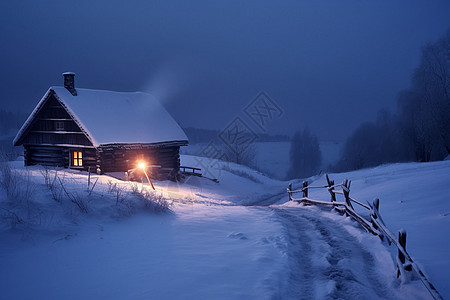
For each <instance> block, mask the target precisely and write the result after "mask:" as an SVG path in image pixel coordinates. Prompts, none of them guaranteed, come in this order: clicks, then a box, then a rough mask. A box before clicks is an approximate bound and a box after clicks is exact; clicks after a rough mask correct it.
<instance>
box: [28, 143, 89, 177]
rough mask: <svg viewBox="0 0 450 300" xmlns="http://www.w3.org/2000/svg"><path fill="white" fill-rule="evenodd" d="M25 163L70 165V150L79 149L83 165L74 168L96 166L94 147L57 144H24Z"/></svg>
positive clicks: (65, 166)
mask: <svg viewBox="0 0 450 300" xmlns="http://www.w3.org/2000/svg"><path fill="white" fill-rule="evenodd" d="M24 149H25V151H24V158H25V165H26V166H32V165H43V166H53V167H64V168H69V167H70V159H71V153H72V151H81V152H82V153H83V167H82V168H76V169H81V170H85V171H86V170H87V169H88V167H91V170H95V169H96V167H97V156H96V150H95V148H93V147H92V148H68V147H58V146H30V145H26V146H24Z"/></svg>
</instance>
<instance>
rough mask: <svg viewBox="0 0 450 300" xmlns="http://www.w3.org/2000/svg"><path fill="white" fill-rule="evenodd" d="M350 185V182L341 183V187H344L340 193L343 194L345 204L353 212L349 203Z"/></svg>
mask: <svg viewBox="0 0 450 300" xmlns="http://www.w3.org/2000/svg"><path fill="white" fill-rule="evenodd" d="M351 183H352V182H351V181H349V180H347V179H345V180H344V182H343V183H342V185H343V186H344V188H343V189H342V191H343V192H344V197H345V204H346V205H347V206H348V207H350V208H351V209H353V210H354V208H353V205H352V202H351V201H350V184H351Z"/></svg>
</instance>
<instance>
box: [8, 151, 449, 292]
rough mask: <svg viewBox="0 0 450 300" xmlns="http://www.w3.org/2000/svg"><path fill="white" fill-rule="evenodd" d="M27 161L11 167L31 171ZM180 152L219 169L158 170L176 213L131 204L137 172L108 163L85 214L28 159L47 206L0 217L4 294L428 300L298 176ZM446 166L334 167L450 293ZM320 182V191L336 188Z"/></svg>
mask: <svg viewBox="0 0 450 300" xmlns="http://www.w3.org/2000/svg"><path fill="white" fill-rule="evenodd" d="M22 163H23V162H14V163H13V168H14V169H16V170H18V171H23V169H24V167H23V166H22ZM182 164H183V165H188V166H198V167H201V168H202V169H203V171H208V173H209V174H210V175H211V177H214V178H218V180H219V182H218V183H217V182H214V181H212V180H209V179H206V178H199V177H194V176H193V177H188V178H187V179H186V181H185V182H184V183H175V182H169V181H155V182H154V184H155V186H156V189H157V193H160V194H161V195H163V196H164V197H165V198H166V199H168V200H169V201H170V202H172V203H173V204H172V206H171V210H172V212H170V213H165V214H164V213H163V214H155V213H152V212H149V211H147V210H143V209H140V208H138V209H135V210H133V211H132V212H131V213H124V211H123V210H121V209H119V208H118V207H116V199H115V196H114V194H112V193H111V192H109V191H108V189H109V187H110V186H111V185H112V184H117V185H119V186H123V187H129V186H130V183H127V182H122V181H120V180H117V179H114V178H112V177H108V176H105V175H102V176H98V175H93V179H94V180H95V179H96V178H99V180H98V183H97V185H96V187H95V188H94V190H93V193H92V196H90V198H89V197H88V196H86V197H87V199H88V200H89V201H88V202H87V203H88V206H89V208H90V213H89V214H87V215H85V214H82V213H80V212H79V211H78V210H77V209H76V207H75V206H74V205H72V204H71V203H70V202H68V201H67V199H66V200H63V203H62V204H60V203H57V202H55V201H54V200H52V199H51V193H50V192H49V191H48V189H47V188H46V187H45V185H44V184H43V178H42V175H41V174H40V170H42V169H41V168H40V167H27V168H26V169H27V170H28V171H29V172H30V174H31V178H32V181H33V182H34V183H35V184H36V185H37V187H36V190H35V196H34V199H33V200H32V201H33V203H34V205H35V206H36V207H38V208H40V209H41V211H40V212H41V213H40V215H39V216H38V217H36V220H39V222H33V223H30V224H28V225H21V224H18V225H17V226H16V228H15V229H10V224H9V223H8V221H7V220H6V219H5V218H0V270H2V272H0V290H1V291H2V298H5V299H30V298H49V299H98V298H107V299H149V298H152V299H198V298H200V299H241V298H245V299H272V298H282V299H299V298H308V299H311V298H316V299H321V298H351V299H359V298H368V299H378V298H384V299H410V298H413V299H430V295H429V294H428V293H427V291H426V289H425V288H424V287H423V285H422V284H421V282H420V281H417V280H416V281H412V282H410V283H405V284H402V283H401V282H400V281H399V280H397V279H396V278H395V271H396V268H395V249H394V248H393V247H389V246H387V244H385V243H382V242H381V241H380V239H379V238H377V237H375V236H372V235H370V234H368V233H366V232H365V231H363V230H362V229H361V228H360V227H359V226H358V224H357V223H356V222H354V221H353V220H352V219H351V218H346V217H344V216H341V215H339V214H337V213H336V212H333V211H330V210H329V209H324V208H319V207H313V206H308V207H306V206H302V205H299V204H297V203H295V202H288V201H287V194H286V186H287V185H288V182H285V181H278V180H273V179H270V178H268V177H266V176H264V175H263V174H262V173H260V172H257V171H255V170H252V169H250V168H247V167H243V166H240V165H236V164H232V163H225V162H220V161H216V160H213V159H207V158H199V157H195V156H188V155H183V156H182ZM51 172H54V171H51ZM58 172H59V174H60V175H61V176H62V174H63V172H64V174H65V175H64V178H65V182H66V185H67V189H69V191H78V193H79V194H80V195H86V192H82V189H85V185H86V180H87V179H86V178H87V176H86V174H85V173H83V172H79V171H68V170H59V171H58ZM449 173H450V162H448V161H445V162H436V163H427V164H415V163H408V164H395V165H387V166H381V167H378V168H373V169H366V170H360V171H355V172H350V173H345V174H330V178H331V179H335V180H336V182H339V181H340V180H342V179H344V178H349V179H351V180H352V186H351V192H350V194H351V196H352V197H354V198H355V199H357V200H360V201H365V200H371V199H373V198H375V197H379V198H380V211H381V215H382V216H383V218H384V221H385V223H386V225H387V227H388V228H390V229H391V230H392V231H394V232H395V230H396V229H397V228H405V229H406V231H407V232H408V238H407V250H408V251H409V253H410V254H411V256H412V257H413V258H414V259H415V261H416V262H417V263H418V264H419V265H420V267H421V268H422V269H423V270H424V271H425V273H426V274H427V276H428V277H429V279H430V281H431V282H432V283H433V284H434V285H435V286H436V287H437V289H438V291H439V292H440V293H441V294H442V296H443V297H444V298H448V297H449V296H450V290H449V288H448V287H447V286H446V283H447V282H448V280H449V278H450V271H449V268H448V266H449V262H450V258H448V253H449V250H450V243H449V237H448V234H446V232H447V231H448V229H449V225H450V223H449V218H450V215H449V212H450V207H449V202H448V199H446V198H445V197H446V195H448V194H449V192H450V185H449V184H448V174H449ZM212 175H216V176H212ZM310 181H311V184H314V185H316V183H317V184H319V183H320V185H322V184H323V183H324V181H325V179H324V178H323V176H320V177H314V178H311V179H310ZM298 182H300V181H298ZM298 182H297V184H298ZM423 186H425V187H426V188H423ZM81 187H82V188H81ZM325 192H326V191H325ZM128 193H129V192H128ZM320 193H321V192H320V191H317V192H316V191H314V192H311V193H310V197H314V196H317V197H320V198H321V199H323V200H327V199H329V194H328V193H327V192H326V193H325V194H324V195H323V197H325V198H322V195H321V194H320ZM127 195H128V194H127ZM127 197H129V198H130V199H131V196H129V195H128V196H127ZM424 199H426V200H424ZM8 203H9V202H8V200H7V199H6V198H5V196H4V191H3V190H0V207H7V208H11V204H10V203H9V204H8ZM8 205H9V206H8ZM23 215H24V216H26V215H27V211H26V206H24V208H23ZM2 216H3V215H2ZM438 235H440V239H437V236H438ZM25 287H26V288H25Z"/></svg>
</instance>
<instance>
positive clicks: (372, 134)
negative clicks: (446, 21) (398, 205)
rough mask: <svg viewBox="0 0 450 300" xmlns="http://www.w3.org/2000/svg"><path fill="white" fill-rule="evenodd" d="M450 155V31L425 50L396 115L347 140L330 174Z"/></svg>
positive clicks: (381, 114) (365, 126) (380, 118)
mask: <svg viewBox="0 0 450 300" xmlns="http://www.w3.org/2000/svg"><path fill="white" fill-rule="evenodd" d="M449 154H450V30H449V31H448V32H447V33H446V34H445V35H444V36H443V37H442V38H440V39H439V40H438V41H436V42H434V43H429V44H427V45H425V46H424V47H423V48H422V54H421V59H420V64H419V66H418V67H417V68H416V69H415V71H414V73H413V76H412V87H411V88H410V89H407V90H404V91H402V92H400V93H399V95H398V108H397V112H396V113H395V114H391V113H389V112H388V111H386V110H381V111H380V112H379V113H378V118H377V120H376V121H375V122H368V123H364V124H362V125H360V126H359V127H358V128H357V129H356V130H355V132H354V133H353V134H352V135H351V136H350V137H349V138H348V139H347V141H346V142H345V144H344V147H343V149H342V153H341V158H340V160H339V161H338V163H337V164H336V165H335V166H334V167H333V168H332V169H334V171H348V170H355V169H360V168H367V167H373V166H376V165H380V164H383V163H392V162H405V161H419V162H428V161H433V160H442V159H444V158H445V157H446V156H448V155H449Z"/></svg>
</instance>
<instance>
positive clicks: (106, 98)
mask: <svg viewBox="0 0 450 300" xmlns="http://www.w3.org/2000/svg"><path fill="white" fill-rule="evenodd" d="M52 90H53V91H54V92H55V93H56V96H57V99H58V100H59V101H60V102H61V104H62V105H63V106H64V107H65V108H66V110H67V111H68V113H69V114H70V115H71V116H72V118H73V119H74V120H75V122H76V123H77V124H78V125H79V126H80V127H81V128H82V130H83V131H84V132H85V133H86V134H87V136H88V138H89V139H90V140H91V142H92V143H93V145H94V147H98V146H99V145H101V144H114V143H161V142H171V141H178V142H180V141H181V142H187V140H188V138H187V137H186V134H185V133H184V131H183V130H182V129H181V127H180V126H179V125H178V124H177V122H176V121H175V120H174V119H173V118H172V117H171V116H170V115H169V113H168V112H167V111H166V110H165V108H164V107H163V106H162V105H161V104H160V103H159V101H158V100H156V99H155V98H154V97H153V96H152V95H150V94H147V93H142V92H134V93H121V92H112V91H102V90H90V89H83V88H77V89H76V90H77V94H78V95H77V96H73V95H72V94H71V93H70V92H69V91H68V90H67V89H66V88H64V87H50V89H49V90H48V91H47V93H46V94H45V96H44V97H43V98H42V99H41V101H40V102H39V104H38V105H37V106H36V108H35V110H34V111H33V112H32V114H31V115H30V117H29V118H28V119H27V121H26V122H25V123H24V125H23V126H22V128H21V130H20V131H19V133H18V134H17V136H16V138H15V139H14V143H16V142H17V141H18V139H19V138H20V136H21V135H22V134H23V133H24V131H25V129H26V128H27V127H28V125H29V124H30V123H31V121H32V120H33V118H34V116H35V115H36V114H37V112H38V111H39V109H40V107H41V106H42V105H43V103H44V102H45V101H46V99H47V97H48V94H49V93H50V91H52Z"/></svg>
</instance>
